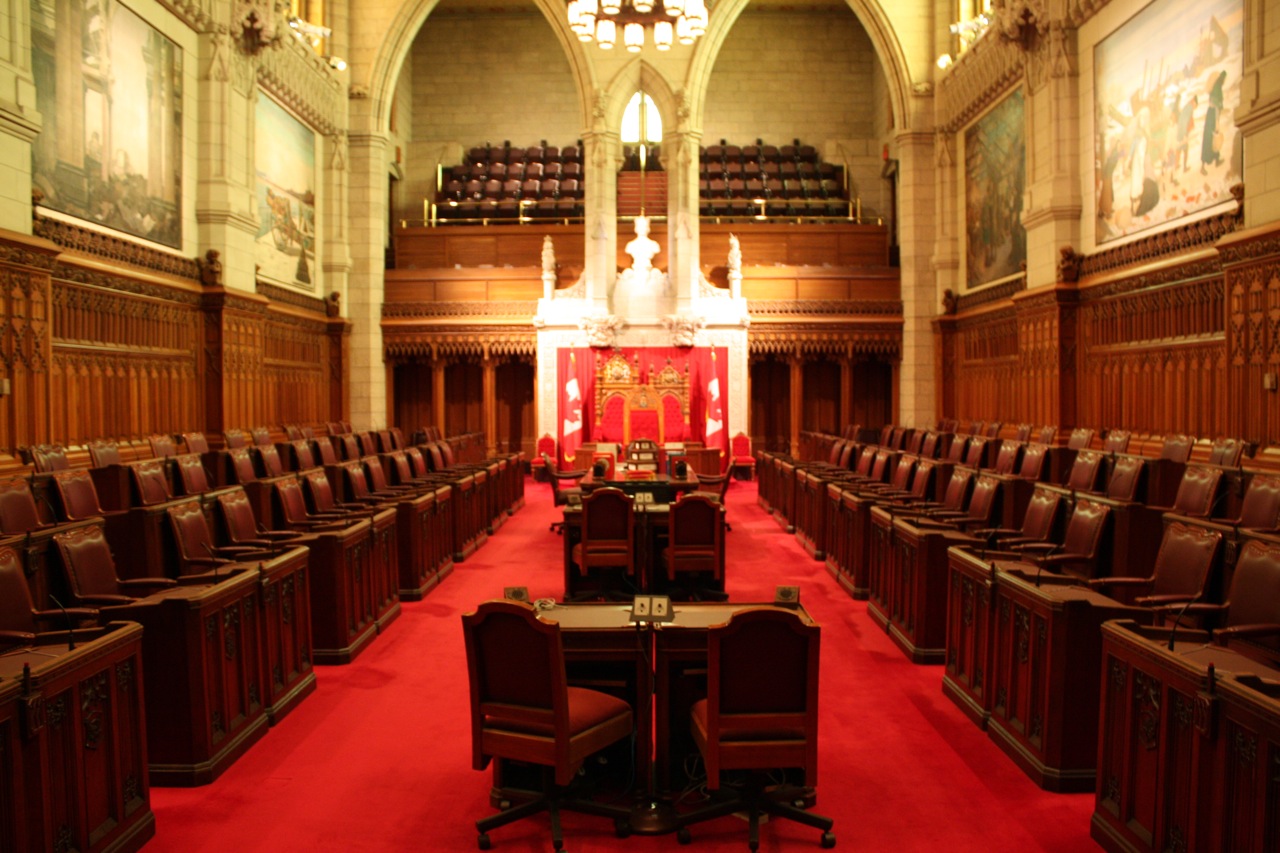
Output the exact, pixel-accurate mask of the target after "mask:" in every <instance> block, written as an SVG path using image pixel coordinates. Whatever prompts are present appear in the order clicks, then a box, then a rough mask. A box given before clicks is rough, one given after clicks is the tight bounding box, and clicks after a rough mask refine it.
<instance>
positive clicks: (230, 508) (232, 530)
mask: <svg viewBox="0 0 1280 853" xmlns="http://www.w3.org/2000/svg"><path fill="white" fill-rule="evenodd" d="M218 509H219V511H220V512H221V514H222V522H223V528H224V529H225V530H226V532H227V539H228V540H229V541H230V542H231V544H232V545H241V546H251V547H255V548H273V547H276V546H277V545H278V544H279V543H282V542H284V543H291V542H296V541H297V540H299V539H301V538H303V537H304V536H305V534H303V533H301V532H299V531H296V530H267V529H266V528H265V527H263V526H262V524H261V523H260V522H259V521H258V519H257V518H256V517H255V516H254V514H253V506H252V504H250V503H249V496H248V495H246V494H245V492H244V489H232V490H229V491H224V492H222V493H221V494H219V495H218Z"/></svg>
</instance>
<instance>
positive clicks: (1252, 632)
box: [1213, 622, 1280, 638]
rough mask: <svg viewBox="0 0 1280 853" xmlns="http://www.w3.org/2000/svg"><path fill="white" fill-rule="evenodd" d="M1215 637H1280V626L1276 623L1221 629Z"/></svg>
mask: <svg viewBox="0 0 1280 853" xmlns="http://www.w3.org/2000/svg"><path fill="white" fill-rule="evenodd" d="M1213 635H1214V636H1215V637H1227V638H1230V637H1248V638H1253V637H1273V636H1276V635H1280V625H1277V624H1276V623H1274V622H1262V623H1255V624H1253V625H1232V626H1231V627H1229V628H1219V629H1218V630H1216V631H1214V632H1213Z"/></svg>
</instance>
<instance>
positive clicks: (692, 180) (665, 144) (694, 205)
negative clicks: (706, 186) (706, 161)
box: [662, 131, 702, 314]
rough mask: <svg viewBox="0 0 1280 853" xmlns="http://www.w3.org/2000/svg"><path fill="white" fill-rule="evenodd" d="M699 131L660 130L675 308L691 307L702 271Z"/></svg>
mask: <svg viewBox="0 0 1280 853" xmlns="http://www.w3.org/2000/svg"><path fill="white" fill-rule="evenodd" d="M701 142H702V134H701V133H698V132H695V131H673V132H670V133H665V134H663V137H662V150H663V152H665V153H664V156H663V160H664V161H665V164H666V169H667V275H668V276H669V277H670V279H671V282H672V284H673V285H674V293H675V297H676V299H675V310H676V313H677V314H687V313H689V311H690V310H691V309H692V303H693V301H694V298H695V294H696V293H697V292H698V279H699V276H700V275H701V274H702V268H701V258H700V257H699V240H700V236H699V229H700V223H699V220H698V205H699V199H698V146H699V145H700V144H701Z"/></svg>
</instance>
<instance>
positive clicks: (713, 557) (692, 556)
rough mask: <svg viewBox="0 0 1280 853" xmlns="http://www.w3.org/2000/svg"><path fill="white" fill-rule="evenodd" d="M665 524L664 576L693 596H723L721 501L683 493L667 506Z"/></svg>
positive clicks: (713, 597) (717, 597)
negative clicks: (666, 522) (668, 513)
mask: <svg viewBox="0 0 1280 853" xmlns="http://www.w3.org/2000/svg"><path fill="white" fill-rule="evenodd" d="M726 480H727V478H726ZM669 524H670V531H669V536H670V538H669V543H670V544H669V545H668V546H667V547H666V548H665V549H664V550H663V552H662V559H663V562H664V563H665V565H666V569H667V580H668V581H669V582H670V583H672V584H673V585H677V584H678V585H679V586H680V589H681V591H682V592H683V593H685V595H686V596H687V597H688V598H692V599H694V600H698V599H717V600H719V599H724V598H726V597H727V596H726V595H725V594H724V571H723V569H722V566H723V563H724V507H723V505H722V504H720V503H719V502H717V501H715V500H713V499H711V498H709V497H707V496H706V495H699V494H688V495H685V496H684V497H682V498H680V500H678V501H676V502H675V503H674V504H673V505H672V506H671V511H670V515H669Z"/></svg>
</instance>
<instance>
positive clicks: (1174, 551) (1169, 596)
mask: <svg viewBox="0 0 1280 853" xmlns="http://www.w3.org/2000/svg"><path fill="white" fill-rule="evenodd" d="M1221 551H1222V534H1221V533H1220V532H1218V531H1217V530H1209V529H1207V528H1204V527H1198V526H1195V525H1190V524H1183V523H1182V522H1180V521H1175V522H1173V523H1171V524H1169V525H1168V526H1167V527H1165V530H1164V537H1163V538H1162V539H1161V540H1160V551H1159V553H1158V554H1157V555H1156V565H1155V569H1154V570H1153V571H1152V573H1151V576H1150V577H1147V578H1129V577H1115V578H1095V579H1093V580H1091V581H1089V586H1091V587H1094V588H1096V589H1103V590H1105V591H1106V592H1107V593H1109V594H1112V595H1114V594H1115V593H1116V592H1118V591H1120V590H1126V589H1127V590H1135V591H1140V592H1141V593H1142V595H1140V596H1138V597H1137V598H1136V599H1134V603H1135V604H1138V605H1142V606H1155V605H1166V604H1172V603H1175V602H1181V601H1191V600H1193V599H1196V598H1201V597H1204V596H1205V595H1206V593H1207V591H1208V587H1209V583H1210V580H1211V578H1212V574H1213V570H1214V569H1215V568H1216V566H1217V562H1218V558H1219V555H1220V553H1221Z"/></svg>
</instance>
